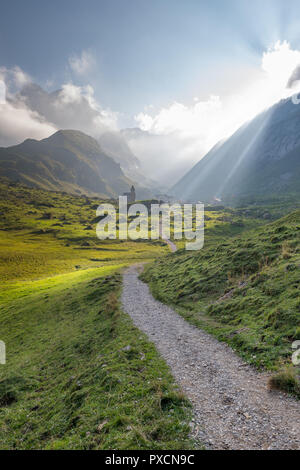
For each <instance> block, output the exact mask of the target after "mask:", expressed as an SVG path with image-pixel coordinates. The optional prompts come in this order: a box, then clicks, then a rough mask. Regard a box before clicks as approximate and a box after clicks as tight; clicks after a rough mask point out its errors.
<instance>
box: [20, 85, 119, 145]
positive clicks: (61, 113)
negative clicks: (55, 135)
mask: <svg viewBox="0 0 300 470" xmlns="http://www.w3.org/2000/svg"><path fill="white" fill-rule="evenodd" d="M15 100H16V101H24V102H25V103H26V105H27V106H28V107H29V108H30V109H32V110H34V111H36V112H38V113H39V114H40V115H41V116H43V117H44V119H46V120H47V121H48V122H51V123H53V124H54V125H55V126H56V127H58V128H60V129H78V130H81V131H83V132H86V133H87V134H89V135H91V136H93V137H95V138H99V137H100V136H101V134H103V133H104V132H107V131H108V130H117V128H118V113H115V112H113V111H111V110H110V109H103V108H102V107H101V106H100V105H99V103H97V101H96V99H95V97H94V89H93V88H92V87H91V86H90V85H88V86H84V87H81V86H77V85H74V84H73V83H65V84H64V85H62V87H61V89H60V90H57V91H55V92H52V93H48V92H46V91H45V90H43V89H42V88H41V87H39V86H37V85H35V84H29V85H27V86H26V87H24V88H23V89H22V90H21V91H20V93H19V94H18V95H16V96H15Z"/></svg>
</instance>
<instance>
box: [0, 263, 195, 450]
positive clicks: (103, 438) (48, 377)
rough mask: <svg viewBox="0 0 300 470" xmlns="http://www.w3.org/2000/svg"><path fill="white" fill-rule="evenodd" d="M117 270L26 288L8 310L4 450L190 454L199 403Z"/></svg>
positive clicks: (0, 422) (2, 390) (0, 415)
mask: <svg viewBox="0 0 300 470" xmlns="http://www.w3.org/2000/svg"><path fill="white" fill-rule="evenodd" d="M116 268H117V266H115V267H114V266H111V267H104V268H102V269H97V270H95V269H94V270H91V271H85V272H78V273H70V274H67V275H60V276H57V277H53V278H51V279H45V280H42V281H36V282H27V283H26V284H25V285H21V284H20V285H16V286H15V289H14V290H13V291H10V293H9V295H8V296H6V298H5V299H2V302H1V339H2V340H3V341H5V343H6V347H7V364H6V365H5V366H1V367H0V443H1V444H0V448H1V449H187V448H191V447H193V444H192V442H191V441H190V440H189V437H188V433H189V424H188V423H189V419H190V409H189V404H188V403H187V401H186V400H185V398H184V397H183V396H182V394H181V393H180V392H179V390H178V389H177V387H176V386H175V384H174V381H173V378H172V377H171V375H170V372H169V370H168V367H167V366H166V364H165V362H164V361H163V360H162V359H161V358H160V356H159V355H158V353H157V352H156V350H155V348H154V346H153V345H152V344H150V343H149V342H148V341H147V339H146V337H145V336H144V335H143V334H142V333H141V332H139V331H138V330H137V329H136V328H135V327H134V326H133V325H132V322H131V320H130V319H129V317H127V315H125V314H124V313H122V312H121V310H120V308H119V302H118V296H119V291H120V285H121V284H120V275H119V274H118V273H117V272H116Z"/></svg>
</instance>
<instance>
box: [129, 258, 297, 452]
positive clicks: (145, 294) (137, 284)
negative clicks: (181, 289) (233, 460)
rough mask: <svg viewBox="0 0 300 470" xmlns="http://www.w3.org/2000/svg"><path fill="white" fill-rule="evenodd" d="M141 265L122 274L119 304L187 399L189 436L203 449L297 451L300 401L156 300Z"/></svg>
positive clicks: (226, 347) (225, 346)
mask: <svg viewBox="0 0 300 470" xmlns="http://www.w3.org/2000/svg"><path fill="white" fill-rule="evenodd" d="M141 269H142V267H141V266H131V267H130V268H128V269H127V270H126V271H125V273H124V278H123V284H124V286H123V293H122V303H123V308H124V310H125V311H126V312H127V313H128V314H129V315H130V316H131V318H132V319H133V321H134V323H135V325H136V326H137V327H138V328H139V329H140V330H142V331H144V332H145V333H146V334H147V335H148V337H149V338H150V340H151V341H152V342H153V343H154V344H155V345H156V348H157V349H158V351H159V352H160V354H161V355H162V356H163V357H164V359H165V360H166V362H167V363H168V365H169V366H170V368H171V370H172V373H173V376H174V378H175V380H176V381H177V383H178V384H179V385H180V387H181V389H182V390H183V392H184V393H185V395H186V396H187V397H188V398H189V399H190V401H191V402H192V404H193V408H194V419H193V422H192V429H193V434H194V436H195V437H197V438H198V439H200V440H201V442H202V443H203V444H204V445H205V446H206V447H207V448H208V449H261V450H267V449H270V450H271V449H300V402H299V401H297V400H294V399H293V398H290V397H288V396H286V395H284V394H281V393H278V392H270V391H269V390H268V388H267V381H268V375H267V374H265V373H264V374H261V373H259V372H257V371H256V370H254V369H253V368H251V367H250V366H249V365H247V364H245V363H244V362H243V361H242V360H241V359H240V358H239V357H238V356H237V355H236V354H235V353H234V351H233V350H232V349H231V348H230V347H228V346H227V345H225V344H223V343H220V342H218V341H217V340H216V339H215V338H213V337H212V336H210V335H209V334H207V333H205V332H203V331H202V330H200V329H198V328H196V327H194V326H192V325H190V324H189V323H187V322H186V321H185V320H184V319H183V318H182V317H180V315H178V314H177V313H176V312H175V311H174V310H172V309H171V308H170V307H168V306H166V305H164V304H162V303H160V302H158V301H157V300H155V299H154V298H153V296H152V295H151V293H150V292H149V288H148V286H147V285H146V284H144V283H143V282H142V281H140V280H139V279H138V275H139V271H140V270H141Z"/></svg>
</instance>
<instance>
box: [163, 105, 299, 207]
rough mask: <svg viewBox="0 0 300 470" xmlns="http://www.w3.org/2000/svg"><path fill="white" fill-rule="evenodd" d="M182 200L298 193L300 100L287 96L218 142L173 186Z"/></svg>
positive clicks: (173, 191) (230, 198)
mask: <svg viewBox="0 0 300 470" xmlns="http://www.w3.org/2000/svg"><path fill="white" fill-rule="evenodd" d="M171 191H172V193H173V194H174V195H176V196H177V197H178V198H180V199H183V200H203V201H204V202H207V201H211V200H213V199H215V198H219V199H222V200H224V201H230V202H232V201H238V200H239V199H240V198H242V197H248V196H251V197H252V196H259V197H264V196H271V195H284V194H288V193H289V194H300V106H295V105H294V104H293V103H292V101H291V100H290V99H289V100H283V101H281V102H279V103H278V104H276V105H274V106H273V107H272V108H270V109H268V110H267V111H265V112H263V113H261V114H260V115H259V116H257V117H256V118H255V119H253V120H252V121H250V122H249V123H247V124H245V125H244V126H242V127H241V128H240V129H239V130H238V131H237V132H236V133H235V134H234V135H233V136H232V137H230V138H229V139H228V140H226V141H225V142H222V143H219V144H217V145H216V146H215V147H214V148H213V149H212V150H211V151H210V152H209V153H208V154H207V155H206V156H205V157H204V158H203V159H202V160H200V161H199V162H198V163H197V164H196V165H195V166H194V167H193V168H192V169H191V170H190V171H189V172H188V173H187V174H186V175H185V176H184V177H183V178H182V179H181V180H180V181H179V182H178V183H177V184H175V186H174V187H173V188H172V190H171Z"/></svg>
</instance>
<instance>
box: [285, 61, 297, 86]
mask: <svg viewBox="0 0 300 470" xmlns="http://www.w3.org/2000/svg"><path fill="white" fill-rule="evenodd" d="M299 82H300V65H298V66H297V67H296V68H295V70H294V71H293V73H292V75H291V76H290V78H289V80H288V82H287V85H286V87H287V88H294V87H295V86H297V85H299Z"/></svg>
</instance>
